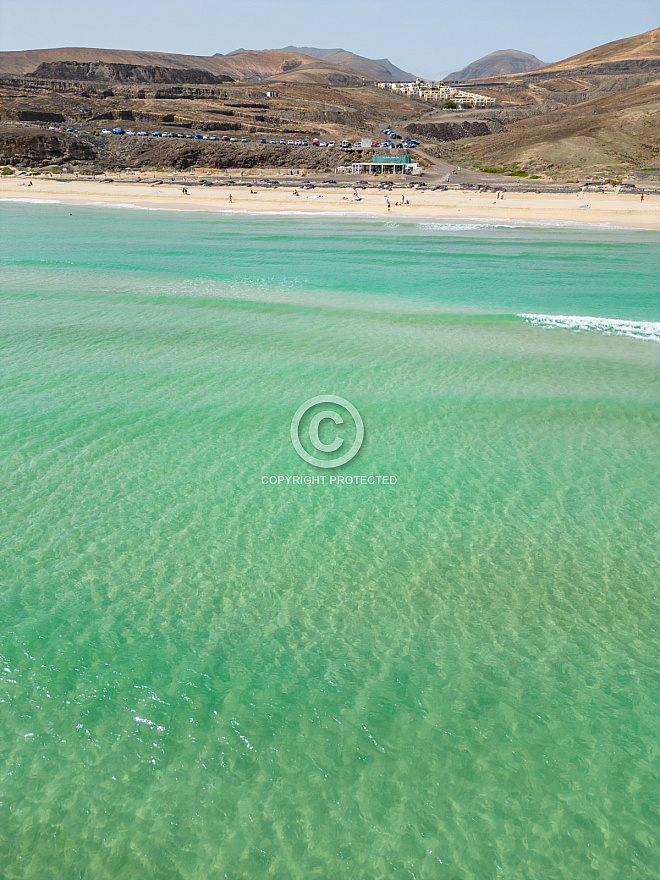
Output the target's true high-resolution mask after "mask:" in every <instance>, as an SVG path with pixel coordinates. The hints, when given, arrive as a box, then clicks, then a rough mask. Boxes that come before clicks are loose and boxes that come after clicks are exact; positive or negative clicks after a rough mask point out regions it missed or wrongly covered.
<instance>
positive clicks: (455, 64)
mask: <svg viewBox="0 0 660 880" xmlns="http://www.w3.org/2000/svg"><path fill="white" fill-rule="evenodd" d="M0 13H1V15H2V18H1V19H0V21H1V22H2V25H1V27H0V49H2V50H7V49H43V48H49V47H54V46H93V47H103V48H115V49H119V48H121V49H151V50H160V51H165V52H182V53H185V54H193V55H213V54H214V53H215V52H222V53H223V54H224V53H227V52H231V51H232V50H233V49H238V48H242V47H244V48H246V49H274V48H280V47H282V46H286V45H289V44H293V45H297V46H320V47H323V48H331V47H335V46H341V47H342V48H345V49H350V50H351V51H353V52H357V53H358V54H360V55H368V56H370V57H373V58H384V57H388V58H389V59H390V60H391V61H393V62H394V63H395V64H397V65H398V66H399V67H403V68H405V69H406V70H411V71H413V72H414V73H418V74H420V75H422V76H429V77H430V76H440V75H441V74H444V73H448V72H449V71H450V70H456V69H458V68H460V67H463V66H464V65H465V64H467V63H469V62H470V61H474V60H475V59H477V58H479V57H481V56H482V55H487V54H488V53H489V52H493V51H495V50H496V49H520V50H522V51H523V52H531V53H532V54H533V55H536V56H538V57H539V58H541V59H542V60H543V61H546V62H550V61H558V60H559V59H561V58H565V57H567V56H568V55H573V54H575V53H577V52H581V51H583V50H584V49H588V48H591V47H593V46H597V45H599V44H601V43H606V42H609V41H610V40H616V39H619V38H621V37H628V36H632V35H633V34H637V33H641V32H642V31H647V30H651V29H652V28H655V27H660V9H659V6H658V0H628V2H627V3H626V4H625V5H624V4H623V3H622V2H620V0H617V2H613V0H582V2H577V3H576V2H574V0H545V2H543V3H539V2H535V0H531V2H530V0H502V2H500V3H494V2H490V0H488V2H487V0H463V2H460V3H453V4H452V3H443V2H437V0H419V2H417V3H415V2H414V0H397V2H394V0H370V2H365V0H328V2H324V3H321V2H318V0H316V2H315V0H279V2H275V0H238V2H236V0H234V2H232V3H226V2H222V0H142V2H141V3H140V2H138V3H135V2H131V0H113V2H98V0H22V2H17V0H0Z"/></svg>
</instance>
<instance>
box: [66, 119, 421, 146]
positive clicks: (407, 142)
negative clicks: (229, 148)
mask: <svg viewBox="0 0 660 880" xmlns="http://www.w3.org/2000/svg"><path fill="white" fill-rule="evenodd" d="M49 128H50V130H51V131H82V129H80V128H74V127H73V126H71V125H70V126H69V127H68V128H64V126H56V125H51V126H49ZM101 134H125V135H133V136H136V137H160V138H186V139H187V140H197V141H229V142H230V143H232V144H235V143H241V144H247V143H248V139H247V138H246V137H245V136H243V137H240V138H238V137H231V136H230V135H227V134H223V135H217V134H193V133H192V132H187V133H186V134H182V133H180V132H176V133H175V132H171V131H133V130H132V129H130V128H127V129H123V128H119V127H117V128H104V129H103V130H102V131H101ZM383 134H386V135H389V136H390V137H391V138H392V141H382V142H381V143H377V142H375V141H374V142H373V143H372V144H371V146H372V148H374V149H375V148H377V149H395V148H396V147H399V146H402V147H408V148H410V147H416V146H417V145H418V144H419V141H416V140H414V139H413V138H405V139H403V138H402V137H401V135H399V134H396V133H395V132H393V131H391V130H390V129H389V128H386V129H385V131H384V132H383ZM393 141H401V143H400V144H398V143H393ZM259 143H261V144H282V145H285V146H290V147H308V146H309V145H310V143H309V140H307V139H305V138H303V139H301V140H285V139H276V138H271V139H267V138H261V139H260V141H259ZM311 145H312V146H313V147H330V148H332V147H336V146H337V144H336V142H335V141H322V140H319V138H314V139H313V140H312V143H311ZM339 146H340V148H341V149H342V150H354V149H358V150H361V149H364V146H365V145H364V143H363V142H362V141H355V143H351V142H350V141H348V140H344V141H341V142H340V144H339Z"/></svg>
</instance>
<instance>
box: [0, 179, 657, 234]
mask: <svg viewBox="0 0 660 880" xmlns="http://www.w3.org/2000/svg"><path fill="white" fill-rule="evenodd" d="M222 182H223V184H224V185H223V186H199V185H193V184H192V182H191V181H188V182H187V183H186V181H179V182H177V183H176V184H174V183H165V182H164V181H163V182H162V183H157V184H154V182H153V181H152V180H150V179H145V180H143V181H141V182H138V181H135V180H130V179H126V180H113V181H107V180H70V179H58V178H45V177H44V178H37V177H33V178H30V179H26V178H25V177H17V176H16V177H11V178H0V201H2V200H12V201H13V200H16V199H20V200H21V201H22V200H36V199H39V200H56V201H59V202H62V203H66V204H71V205H99V206H100V205H114V206H116V207H121V206H125V207H136V208H146V209H148V208H151V209H169V210H189V211H190V210H192V211H200V210H202V211H217V212H235V213H290V212H304V213H328V212H331V213H344V214H349V215H350V214H356V215H364V214H369V215H379V216H388V214H389V216H390V217H393V218H394V217H406V218H417V219H424V218H429V219H443V220H444V219H456V218H460V219H466V220H467V219H487V220H494V219H497V220H502V221H519V222H523V223H525V222H528V223H530V224H532V225H533V224H553V223H560V224H563V223H566V222H574V223H579V224H580V225H582V224H599V225H600V224H607V225H611V226H618V227H630V228H637V229H660V196H658V195H647V196H645V198H644V201H641V198H640V196H639V195H637V194H634V195H633V194H619V193H615V192H605V193H584V192H580V193H532V192H527V193H525V192H519V193H517V192H511V191H508V192H506V193H504V196H503V198H497V197H496V195H495V193H491V192H488V193H486V192H474V191H469V190H446V191H440V190H434V191H426V192H425V191H423V190H419V189H414V190H413V189H408V188H407V187H403V188H398V187H397V186H394V188H393V189H392V191H391V192H389V193H388V192H387V191H383V190H378V189H367V190H358V193H359V197H360V200H359V201H358V200H356V199H354V197H353V185H355V184H357V183H359V181H357V180H356V181H355V182H354V183H351V184H344V185H342V184H340V183H338V184H337V186H336V187H329V186H323V187H318V186H317V187H316V188H315V189H313V190H303V189H302V188H301V185H300V184H299V185H298V186H296V185H294V183H293V182H291V183H289V182H288V181H287V182H285V183H281V184H280V186H279V188H277V189H273V188H271V189H268V188H265V187H263V186H260V185H259V184H256V185H255V186H254V187H253V189H254V190H255V191H254V192H251V191H250V187H246V186H245V185H244V184H243V185H237V186H235V187H232V186H230V185H227V183H226V181H222ZM30 184H31V185H30ZM184 186H185V187H186V188H187V189H188V194H184V192H183V191H182V190H183V187H184ZM296 191H297V192H298V193H299V194H298V195H294V192H296ZM230 197H231V199H230ZM388 198H389V201H390V209H389V211H388V207H387V200H388ZM404 198H405V204H404V203H403V199H404ZM397 203H398V204H397ZM586 205H588V207H584V206H586Z"/></svg>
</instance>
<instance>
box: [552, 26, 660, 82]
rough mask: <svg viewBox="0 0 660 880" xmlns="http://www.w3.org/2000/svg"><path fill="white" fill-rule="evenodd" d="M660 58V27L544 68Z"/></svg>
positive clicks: (566, 67)
mask: <svg viewBox="0 0 660 880" xmlns="http://www.w3.org/2000/svg"><path fill="white" fill-rule="evenodd" d="M654 59H660V28H655V30H652V31H646V32H645V33H643V34H637V35H636V36H634V37H626V38H625V39H623V40H614V41H613V42H612V43H605V44H604V45H602V46H596V48H595V49H589V50H588V51H587V52H581V53H580V54H579V55H571V57H570V58H565V59H564V60H563V61H558V62H557V63H556V64H549V65H548V66H547V67H545V68H544V69H543V70H544V72H545V71H546V70H547V71H548V72H550V71H555V70H571V69H574V68H577V67H586V66H590V65H594V64H608V63H612V62H617V61H649V60H654Z"/></svg>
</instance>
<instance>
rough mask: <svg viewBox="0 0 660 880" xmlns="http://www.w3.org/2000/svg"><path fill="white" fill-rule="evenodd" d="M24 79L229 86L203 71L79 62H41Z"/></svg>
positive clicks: (227, 77)
mask: <svg viewBox="0 0 660 880" xmlns="http://www.w3.org/2000/svg"><path fill="white" fill-rule="evenodd" d="M27 76H29V77H32V78H34V79H39V80H60V81H67V80H76V81H83V82H116V83H206V84H209V85H217V84H218V83H224V82H233V80H232V78H231V77H230V76H226V75H220V76H216V75H215V74H213V73H209V72H208V71H207V70H198V69H194V68H191V69H181V68H176V67H156V66H147V65H138V64H115V63H104V62H102V61H96V62H79V61H44V62H42V63H41V64H40V65H39V67H37V69H36V70H35V71H33V72H32V73H29V74H27Z"/></svg>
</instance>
